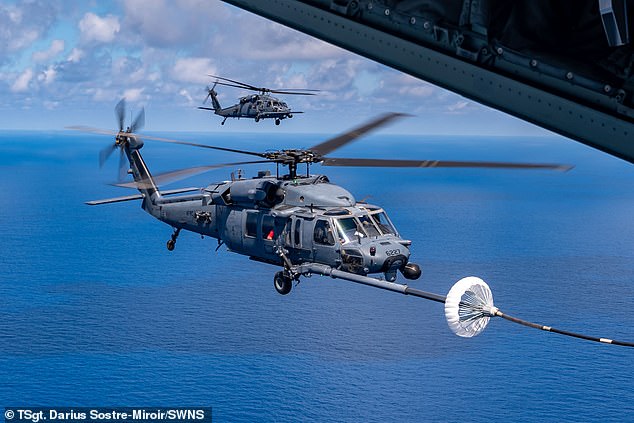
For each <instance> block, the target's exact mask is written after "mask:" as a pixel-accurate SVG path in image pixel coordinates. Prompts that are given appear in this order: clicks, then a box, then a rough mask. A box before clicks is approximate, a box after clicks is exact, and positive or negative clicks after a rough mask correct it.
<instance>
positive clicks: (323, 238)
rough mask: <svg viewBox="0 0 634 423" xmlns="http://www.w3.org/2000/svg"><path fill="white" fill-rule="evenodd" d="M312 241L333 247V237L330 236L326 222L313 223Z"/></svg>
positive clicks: (330, 230) (329, 228) (328, 225)
mask: <svg viewBox="0 0 634 423" xmlns="http://www.w3.org/2000/svg"><path fill="white" fill-rule="evenodd" d="M313 240H314V241H315V242H316V243H317V244H322V245H335V237H334V235H333V234H332V229H331V227H330V223H328V221H327V220H318V221H317V223H315V233H314V235H313Z"/></svg>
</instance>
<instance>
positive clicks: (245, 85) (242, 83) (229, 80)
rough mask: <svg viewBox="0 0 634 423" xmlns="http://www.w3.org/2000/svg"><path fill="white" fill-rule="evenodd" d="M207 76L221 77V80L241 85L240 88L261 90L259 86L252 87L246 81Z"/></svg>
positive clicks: (217, 77)
mask: <svg viewBox="0 0 634 423" xmlns="http://www.w3.org/2000/svg"><path fill="white" fill-rule="evenodd" d="M207 76H211V77H212V78H216V79H221V80H223V81H228V82H233V83H234V84H238V85H241V87H240V88H249V89H251V90H255V91H260V90H261V88H258V87H254V86H253V85H250V84H246V83H244V82H240V81H235V80H233V79H229V78H223V77H222V76H216V75H209V74H208V75H207ZM219 84H220V82H219Z"/></svg>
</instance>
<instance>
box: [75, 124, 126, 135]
mask: <svg viewBox="0 0 634 423" xmlns="http://www.w3.org/2000/svg"><path fill="white" fill-rule="evenodd" d="M65 129H70V130H72V131H79V132H89V133H92V134H101V135H117V132H115V131H109V130H107V129H99V128H93V127H91V126H83V125H73V126H66V127H65Z"/></svg>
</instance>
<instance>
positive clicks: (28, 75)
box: [11, 68, 33, 93]
mask: <svg viewBox="0 0 634 423" xmlns="http://www.w3.org/2000/svg"><path fill="white" fill-rule="evenodd" d="M32 79H33V69H31V68H28V69H26V70H25V71H24V72H22V73H21V74H20V75H19V76H18V77H17V78H16V80H15V81H14V82H13V85H11V91H13V92H14V93H20V92H24V91H26V90H28V89H29V83H30V82H31V80H32Z"/></svg>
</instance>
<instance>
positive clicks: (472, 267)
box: [0, 132, 634, 422]
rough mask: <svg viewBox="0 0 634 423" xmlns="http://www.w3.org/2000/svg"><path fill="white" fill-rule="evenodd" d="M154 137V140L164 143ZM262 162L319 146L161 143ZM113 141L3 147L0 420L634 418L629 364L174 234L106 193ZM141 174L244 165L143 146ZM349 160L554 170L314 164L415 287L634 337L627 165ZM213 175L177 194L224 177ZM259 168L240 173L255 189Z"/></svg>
mask: <svg viewBox="0 0 634 423" xmlns="http://www.w3.org/2000/svg"><path fill="white" fill-rule="evenodd" d="M161 135H164V134H161ZM169 135H172V136H178V137H180V138H182V139H186V140H191V141H196V142H206V143H210V144H216V145H223V146H229V147H233V148H244V149H247V150H255V151H260V150H266V149H269V148H281V147H307V146H310V145H313V144H316V143H318V142H320V141H322V140H323V139H324V137H321V136H317V135H313V134H311V135H306V136H299V135H288V134H281V135H278V134H263V135H255V134H250V135H246V134H217V133H216V134H188V133H181V134H169ZM109 142H111V140H110V139H109V138H107V137H103V136H95V135H82V134H76V133H68V132H57V133H52V134H50V133H38V132H5V133H2V134H0V240H1V244H0V245H1V247H0V252H1V254H0V298H1V299H2V307H0V376H1V377H0V379H1V380H2V382H1V383H0V407H3V406H10V405H18V404H19V405H31V406H37V405H41V406H45V405H56V406H99V405H103V406H156V405H165V406H211V407H213V417H214V421H218V422H255V421H257V422H259V421H263V422H269V421H276V422H289V421H324V422H326V421H333V422H374V421H376V422H379V421H380V422H385V421H395V422H420V421H438V422H465V421H469V422H489V421H491V420H499V421H523V422H543V421H557V422H561V421H564V422H566V421H568V422H582V421H583V422H587V421H627V420H631V419H634V393H633V385H632V380H633V376H634V370H633V368H632V365H633V364H634V350H633V349H630V348H625V347H617V346H610V345H603V344H595V343H592V342H587V341H580V340H577V339H572V338H566V337H563V336H559V335H555V334H551V333H546V332H542V331H537V330H534V329H529V328H525V327H523V326H518V325H515V324H513V323H510V322H507V321H503V320H493V321H491V323H490V325H489V327H488V328H487V330H486V331H485V332H484V333H483V334H482V335H480V336H478V337H476V338H472V339H463V338H458V337H456V336H454V335H453V334H452V333H451V332H450V330H449V329H448V327H447V325H446V323H445V320H444V312H443V308H442V306H441V305H440V304H437V303H432V302H427V301H424V300H422V299H419V298H411V297H406V296H402V295H399V294H395V293H391V292H386V291H381V290H376V289H372V288H369V287H364V286H358V285H354V284H350V283H348V282H344V281H338V280H332V279H328V278H320V277H313V278H310V279H304V280H303V281H302V283H301V284H300V285H299V286H297V287H294V289H293V291H292V292H291V294H290V295H288V296H284V297H283V296H280V295H278V294H277V293H276V292H275V290H274V288H273V282H272V278H273V274H274V272H275V271H276V269H275V268H273V267H271V266H267V265H264V264H260V263H255V262H252V261H249V260H248V259H247V258H245V257H242V256H238V255H234V254H231V253H228V252H226V251H224V249H223V248H221V249H220V250H219V251H218V252H216V251H214V250H215V248H216V243H215V241H214V240H211V239H207V238H205V239H202V240H201V239H200V237H199V236H197V235H195V234H190V233H182V234H181V236H180V238H179V240H178V245H177V248H176V250H175V251H173V252H168V251H167V250H166V248H165V241H167V239H169V236H170V234H171V228H169V227H167V226H165V225H164V224H162V223H160V222H158V221H156V220H153V219H152V218H151V217H150V216H149V215H146V214H145V213H144V212H143V211H142V210H141V209H140V207H139V204H138V203H134V202H132V203H130V202H129V203H120V204H111V205H105V206H100V207H89V206H86V205H84V204H83V202H84V201H87V200H91V199H99V198H107V197H113V196H119V195H126V194H128V192H127V191H124V192H122V189H121V188H116V187H112V186H109V185H107V183H108V182H112V180H113V179H115V175H116V162H117V160H116V157H113V159H112V160H111V162H110V163H108V165H107V166H106V167H105V168H104V169H102V170H99V169H98V166H97V156H98V152H99V150H100V149H101V148H103V147H104V146H105V145H107V144H108V143H109ZM143 153H144V157H145V159H146V162H147V163H148V165H149V166H150V169H151V170H152V171H153V172H160V171H166V170H172V169H177V168H181V167H187V166H194V165H203V164H212V163H224V162H232V161H240V160H242V157H239V156H238V157H236V156H235V155H231V154H228V153H221V152H207V151H202V152H201V151H199V150H195V149H193V148H188V147H182V146H174V145H163V144H158V143H151V142H149V141H148V142H147V143H146V147H145V148H144V149H143ZM337 155H338V156H345V157H393V158H421V159H447V160H511V161H527V162H558V163H568V164H572V165H575V168H574V169H573V170H572V171H570V172H566V173H561V172H553V171H517V170H516V171H511V170H474V169H384V170H376V169H363V168H359V169H342V168H321V167H320V166H314V167H313V168H312V172H313V173H318V172H324V173H327V174H328V175H329V176H330V179H331V180H332V181H333V182H335V183H338V184H340V185H343V186H345V187H346V188H348V189H349V190H350V191H351V192H352V193H353V194H355V196H356V197H357V198H358V199H361V198H364V197H366V196H370V197H369V201H370V202H372V203H376V204H380V205H382V206H384V207H385V208H386V209H387V210H388V213H389V214H390V216H391V218H392V220H393V221H394V222H395V224H396V225H397V227H398V228H399V231H400V232H401V234H402V235H404V236H405V237H407V238H410V239H412V241H413V259H414V261H416V262H418V263H420V264H421V266H422V268H423V277H422V279H420V280H419V281H417V282H415V283H413V285H414V286H415V287H417V288H420V289H423V290H427V291H432V292H436V293H439V294H446V292H447V291H448V290H449V288H450V287H451V285H452V284H453V283H454V282H455V281H457V280H458V279H460V278H462V277H464V276H468V275H477V276H480V277H482V278H483V279H485V280H486V281H487V282H488V283H489V285H490V286H491V287H492V289H493V292H494V297H495V302H496V305H497V306H498V307H499V308H500V309H501V310H503V311H505V312H507V313H509V314H511V315H516V316H518V317H521V318H524V319H527V320H532V321H536V322H539V323H543V324H548V325H552V326H554V327H559V328H562V329H568V330H572V331H577V332H583V333H587V334H590V335H594V336H603V337H612V338H615V339H622V340H626V341H633V340H634V314H633V313H632V307H631V305H632V304H633V302H634V277H633V274H634V272H633V270H634V219H633V218H632V216H634V191H633V190H632V187H633V186H634V167H633V166H632V165H631V164H628V163H625V162H623V161H621V160H618V159H615V158H613V157H610V156H608V155H606V154H603V153H600V152H598V151H596V150H592V149H590V148H587V147H584V146H582V145H580V144H577V143H575V142H572V141H570V140H566V139H563V138H560V137H555V136H552V137H497V138H490V137H438V136H436V137H432V136H423V135H421V136H415V137H414V136H391V135H375V136H372V137H369V138H367V139H364V140H363V141H358V142H356V143H354V144H351V145H349V146H346V147H345V148H343V149H342V150H340V151H338V152H337ZM231 170H235V169H219V170H215V171H213V172H210V173H208V174H205V175H202V176H198V177H196V178H193V179H192V180H190V181H183V182H181V183H177V184H175V185H174V186H170V187H169V188H176V187H179V186H191V185H194V186H203V185H205V184H206V183H208V182H211V181H217V180H224V179H228V177H229V172H230V171H231ZM257 170H258V168H257V167H244V171H245V172H247V175H253V174H255V173H256V171H257Z"/></svg>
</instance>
